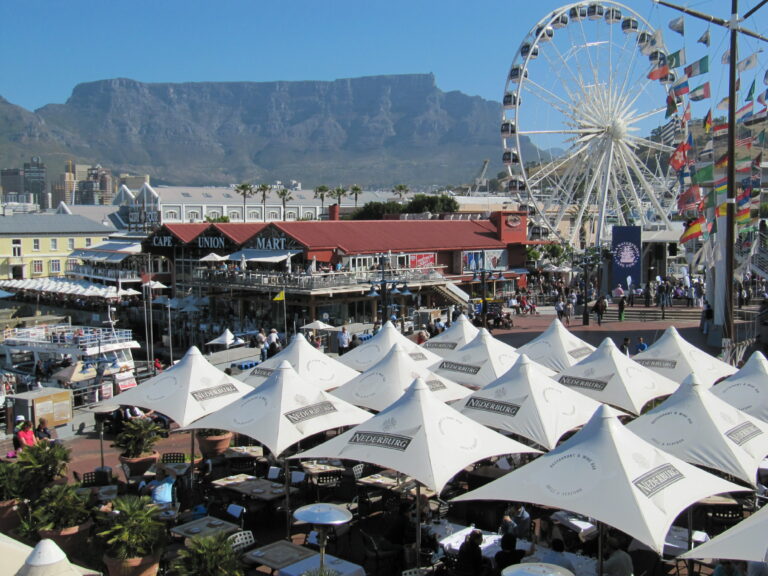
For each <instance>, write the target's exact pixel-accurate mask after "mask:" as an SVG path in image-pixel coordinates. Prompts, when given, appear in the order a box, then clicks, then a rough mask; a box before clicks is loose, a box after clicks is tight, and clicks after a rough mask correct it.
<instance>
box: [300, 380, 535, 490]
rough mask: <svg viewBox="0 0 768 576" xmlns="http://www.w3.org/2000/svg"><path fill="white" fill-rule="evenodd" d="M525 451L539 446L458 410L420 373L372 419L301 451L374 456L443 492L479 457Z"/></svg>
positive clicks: (370, 458) (346, 457) (360, 459)
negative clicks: (444, 399)
mask: <svg viewBox="0 0 768 576" xmlns="http://www.w3.org/2000/svg"><path fill="white" fill-rule="evenodd" d="M524 452H538V451H537V450H534V449H533V448H529V447H527V446H524V445H523V444H520V443H519V442H515V441H514V440H511V439H510V438H506V437H505V436H502V435H501V434H499V433H498V432H494V431H493V430H489V429H488V428H486V427H485V426H483V425H482V424H478V423H477V422H475V421H474V420H471V419H469V418H467V417H466V416H464V415H463V414H461V413H459V412H457V411H456V410H454V409H453V408H451V407H450V406H448V405H447V404H444V403H443V402H441V401H440V400H438V399H437V398H436V397H435V396H434V394H433V393H432V392H430V390H429V387H428V386H427V384H426V383H425V382H424V381H423V380H422V379H421V378H417V379H416V380H414V382H413V384H412V385H411V386H409V387H408V389H407V390H406V391H405V394H403V395H402V396H401V397H400V399H399V400H397V401H396V402H395V403H394V404H392V405H390V406H389V407H388V408H386V409H385V410H383V411H382V412H379V413H378V414H377V415H375V416H374V417H373V418H371V419H370V420H367V421H366V422H363V423H362V424H360V425H358V426H356V427H355V428H353V429H352V430H348V431H347V432H345V433H344V434H341V435H340V436H337V437H336V438H332V439H331V440H328V441H327V442H325V443H323V444H321V445H320V446H316V447H315V448H312V449H310V450H307V451H306V452H302V453H301V454H298V455H297V456H295V457H296V458H341V459H344V460H355V461H358V462H369V463H372V464H376V465H377V466H383V467H386V468H392V469H394V470H397V471H399V472H402V473H403V474H406V475H408V476H410V477H412V478H414V479H416V480H417V481H418V482H420V483H421V484H423V485H425V486H427V487H428V488H431V489H432V490H435V491H436V492H438V493H440V492H441V491H442V490H443V488H444V487H445V485H446V484H447V483H448V481H449V480H450V479H451V478H453V477H454V476H455V475H456V474H457V473H458V472H460V471H461V470H462V469H464V467H466V466H468V465H470V464H472V463H473V462H477V461H479V460H484V459H485V458H490V457H491V456H498V455H501V454H515V453H524Z"/></svg>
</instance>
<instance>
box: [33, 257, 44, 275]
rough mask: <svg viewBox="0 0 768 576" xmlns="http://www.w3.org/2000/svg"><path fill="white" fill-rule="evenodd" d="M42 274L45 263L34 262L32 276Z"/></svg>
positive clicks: (40, 261)
mask: <svg viewBox="0 0 768 576" xmlns="http://www.w3.org/2000/svg"><path fill="white" fill-rule="evenodd" d="M42 273H43V261H42V260H32V274H42Z"/></svg>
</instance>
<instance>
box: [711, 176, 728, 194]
mask: <svg viewBox="0 0 768 576" xmlns="http://www.w3.org/2000/svg"><path fill="white" fill-rule="evenodd" d="M712 187H713V188H714V190H715V192H716V193H717V194H721V193H723V192H726V191H727V190H728V177H727V176H725V177H723V178H720V179H719V180H715V181H714V182H712Z"/></svg>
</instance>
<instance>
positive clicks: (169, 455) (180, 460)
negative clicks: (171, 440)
mask: <svg viewBox="0 0 768 576" xmlns="http://www.w3.org/2000/svg"><path fill="white" fill-rule="evenodd" d="M184 461H185V455H184V453H183V452H166V453H165V454H163V455H162V456H160V462H162V463H163V464H184Z"/></svg>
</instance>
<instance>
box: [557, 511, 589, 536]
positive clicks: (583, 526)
mask: <svg viewBox="0 0 768 576" xmlns="http://www.w3.org/2000/svg"><path fill="white" fill-rule="evenodd" d="M550 518H551V519H552V520H553V521H554V522H556V523H558V524H560V525H562V526H565V527H566V528H569V529H571V530H573V531H574V532H576V534H577V535H578V536H579V540H581V541H582V542H587V541H589V540H592V539H593V538H595V537H596V536H597V526H595V525H594V524H593V523H592V522H589V521H587V520H583V519H581V518H580V517H578V516H576V515H575V514H571V513H570V512H566V511H565V510H558V511H557V512H554V513H553V514H552V516H550Z"/></svg>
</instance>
